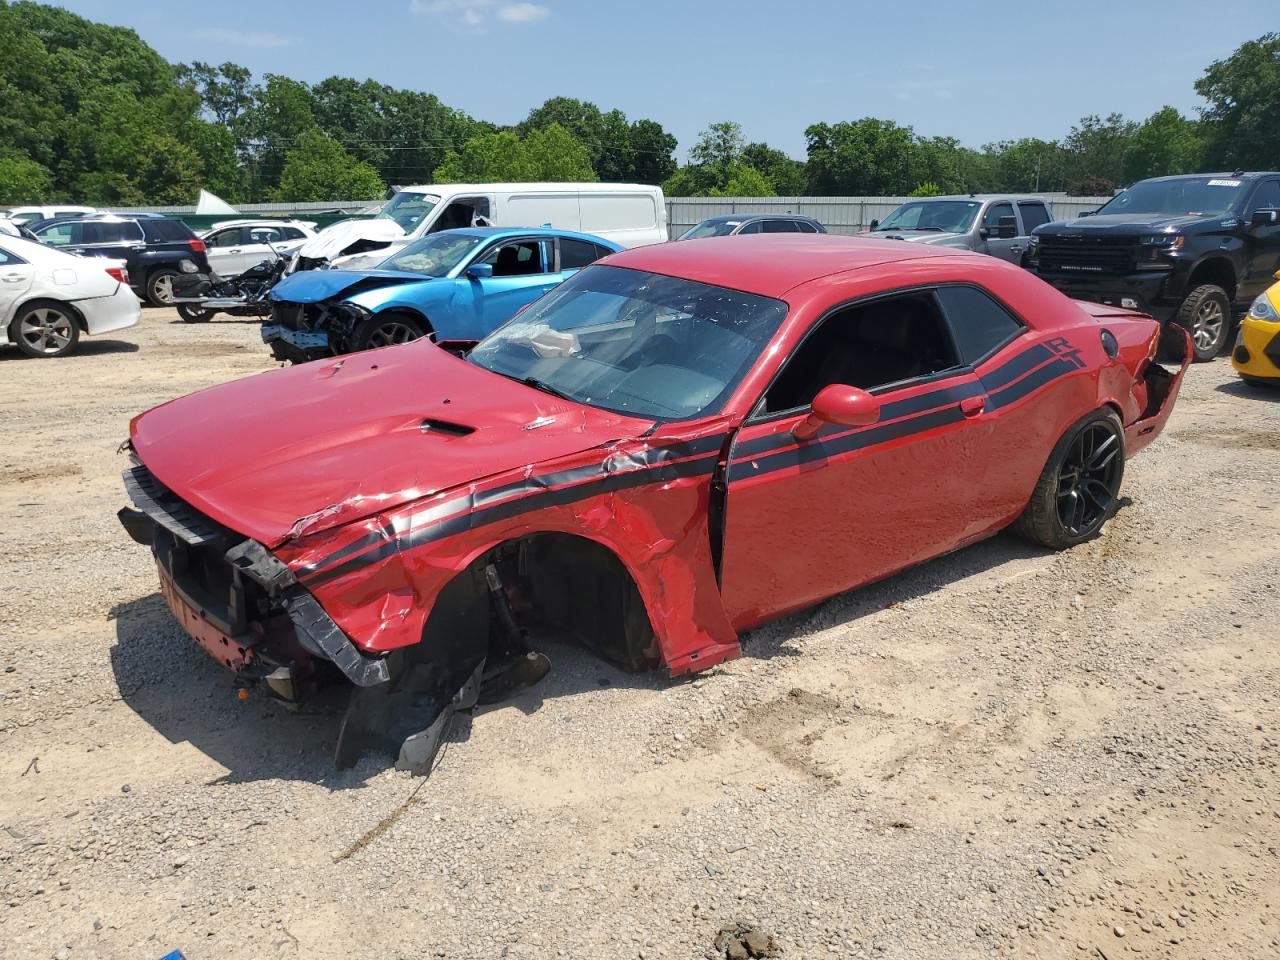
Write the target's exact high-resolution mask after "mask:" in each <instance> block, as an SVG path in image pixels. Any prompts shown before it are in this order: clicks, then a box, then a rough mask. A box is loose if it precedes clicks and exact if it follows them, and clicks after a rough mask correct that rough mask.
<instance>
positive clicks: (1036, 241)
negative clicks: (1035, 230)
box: [1027, 237, 1040, 257]
mask: <svg viewBox="0 0 1280 960" xmlns="http://www.w3.org/2000/svg"><path fill="white" fill-rule="evenodd" d="M1039 252H1040V238H1039V237H1032V238H1031V239H1030V240H1028V241H1027V256H1029V257H1034V256H1035V255H1036V254H1037V253H1039Z"/></svg>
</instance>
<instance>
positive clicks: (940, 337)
mask: <svg viewBox="0 0 1280 960" xmlns="http://www.w3.org/2000/svg"><path fill="white" fill-rule="evenodd" d="M958 366H960V361H959V359H958V358H957V357H956V354H955V348H954V347H953V346H952V345H951V338H950V337H949V336H948V335H947V330H946V323H945V321H944V320H943V317H942V313H941V312H940V311H939V309H938V302H937V300H935V299H934V297H933V295H932V293H930V292H928V291H922V292H920V293H912V294H906V295H902V296H894V297H885V298H883V299H880V300H873V301H871V302H870V303H863V304H858V305H856V306H852V307H847V308H845V309H844V310H840V311H839V312H837V313H834V314H832V315H831V316H829V317H827V318H826V319H825V320H823V321H822V322H821V324H820V325H819V326H818V328H817V329H816V330H814V331H813V332H812V333H811V334H810V335H809V337H808V338H807V339H806V340H805V341H804V343H802V344H801V345H800V349H799V350H797V351H796V354H795V356H793V357H792V358H791V359H790V360H788V361H787V364H786V366H785V367H783V369H782V373H781V374H780V375H779V376H778V379H777V380H775V381H774V383H773V386H771V387H770V388H769V392H768V393H766V394H765V398H764V409H763V411H761V412H764V413H777V412H779V411H782V410H795V409H803V408H805V407H807V406H809V404H811V403H812V402H813V398H814V397H815V396H817V394H818V391H819V390H821V389H822V388H823V387H826V386H830V385H831V384H833V383H844V384H848V385H849V386H853V387H861V388H862V389H863V390H874V389H876V388H877V387H886V386H889V385H890V384H896V383H900V382H902V381H904V380H913V379H915V378H917V377H925V376H929V375H930V374H934V373H940V372H941V371H943V370H950V369H952V368H954V367H958Z"/></svg>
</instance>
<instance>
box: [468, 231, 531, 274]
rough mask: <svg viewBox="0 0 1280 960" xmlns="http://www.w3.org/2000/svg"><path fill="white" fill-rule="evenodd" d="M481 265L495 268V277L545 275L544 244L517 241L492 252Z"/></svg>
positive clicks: (505, 244)
mask: <svg viewBox="0 0 1280 960" xmlns="http://www.w3.org/2000/svg"><path fill="white" fill-rule="evenodd" d="M480 262H481V263H487V264H490V265H491V266H492V267H493V275H494V276H495V277H525V276H529V275H530V274H535V273H543V272H544V271H543V268H542V244H541V243H540V242H539V241H537V240H516V241H513V242H511V243H504V244H502V245H500V246H499V247H497V248H495V249H494V250H492V251H490V252H489V253H488V254H487V255H486V256H485V257H484V259H482V260H481V261H480Z"/></svg>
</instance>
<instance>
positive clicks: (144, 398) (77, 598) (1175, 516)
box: [0, 309, 1280, 960]
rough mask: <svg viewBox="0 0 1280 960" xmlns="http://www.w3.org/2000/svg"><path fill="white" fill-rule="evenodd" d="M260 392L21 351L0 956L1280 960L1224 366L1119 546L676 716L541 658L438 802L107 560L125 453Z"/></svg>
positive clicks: (709, 690) (214, 354)
mask: <svg viewBox="0 0 1280 960" xmlns="http://www.w3.org/2000/svg"><path fill="white" fill-rule="evenodd" d="M270 366H271V364H270V362H269V361H268V358H267V355H266V352H265V350H264V348H263V346H262V344H261V343H260V342H258V335H257V326H256V324H252V323H242V322H237V321H234V320H228V319H223V320H219V321H216V322H214V323H211V324H206V325H201V326H188V325H184V324H182V323H180V322H178V321H177V319H176V316H175V315H174V314H173V313H172V312H171V311H164V310H152V309H148V310H146V311H145V312H144V314H143V321H142V324H141V325H140V326H139V327H137V328H135V329H133V330H131V331H126V332H125V336H124V337H123V338H122V339H121V340H117V341H109V340H99V341H88V342H86V343H85V344H84V345H83V346H82V349H81V351H80V353H79V355H77V356H73V357H69V358H66V359H63V360H58V361H30V360H23V359H20V358H19V357H18V355H17V353H16V351H13V350H12V349H0V399H2V401H3V402H2V403H0V479H2V480H3V483H0V516H3V517H4V521H3V525H4V531H5V533H4V537H3V541H4V553H5V559H4V562H3V564H0V640H2V642H0V671H2V672H0V784H2V788H0V956H4V957H6V958H7V957H24V958H25V957H37V958H39V957H54V958H80V957H104V958H105V957H121V958H130V960H138V958H147V957H156V958H158V957H160V956H161V955H162V954H164V953H165V952H167V951H168V950H170V949H172V948H174V947H181V948H182V950H183V951H184V952H185V953H186V955H187V957H189V958H191V960H198V958H219V960H225V958H239V957H245V958H261V957H283V958H289V957H307V958H311V957H344V958H345V957H351V956H376V957H382V958H397V957H403V958H411V957H412V958H419V957H433V956H434V957H450V958H472V957H475V958H490V957H494V958H496V957H530V958H532V957H538V958H542V957H572V958H588V957H608V958H626V957H645V958H654V957H670V958H697V957H703V956H708V957H709V956H713V955H714V952H713V942H714V940H715V938H716V934H717V932H718V931H719V930H720V929H721V928H722V927H726V926H734V925H735V924H744V925H748V926H750V927H752V928H755V929H757V930H760V931H762V932H766V933H768V934H771V935H772V936H773V937H774V938H775V939H776V942H777V945H778V949H779V950H780V955H781V956H783V957H785V958H790V960H795V958H802V957H804V958H816V957H832V958H853V957H872V958H882V957H883V958H904V960H907V958H909V960H932V958H937V960H956V958H965V957H1032V956H1035V957H1088V958H1093V957H1102V958H1106V960H1117V958H1119V957H1127V956H1133V955H1136V956H1141V957H1178V958H1188V960H1192V958H1195V960H1199V958H1213V957H1223V958H1226V957H1230V958H1233V960H1238V958H1252V957H1258V958H1261V957H1275V956H1277V954H1280V854H1278V848H1280V800H1277V798H1278V797H1280V775H1278V769H1277V757H1278V756H1280V752H1278V750H1277V748H1278V747H1280V733H1277V731H1278V730H1280V658H1278V657H1277V654H1276V651H1275V624H1276V622H1277V612H1278V611H1280V603H1278V602H1277V599H1276V596H1277V587H1278V586H1280V537H1278V536H1277V533H1278V529H1277V528H1278V527H1280V516H1278V515H1277V510H1276V508H1275V502H1276V490H1275V481H1276V477H1277V467H1278V466H1280V393H1277V394H1275V395H1269V394H1266V393H1261V394H1259V393H1255V392H1252V391H1249V390H1247V389H1245V388H1243V387H1242V386H1241V385H1240V384H1238V383H1237V382H1236V379H1235V377H1234V375H1233V373H1232V371H1231V369H1230V366H1229V364H1228V363H1227V362H1226V361H1225V360H1219V361H1217V362H1215V363H1212V364H1205V365H1200V366H1197V367H1195V368H1193V369H1192V370H1191V372H1190V373H1189V375H1188V379H1187V383H1186V385H1185V386H1184V389H1183V393H1182V398H1181V400H1180V402H1179V405H1178V408H1177V410H1176V412H1175V414H1174V417H1173V419H1172V420H1171V421H1170V424H1169V427H1168V429H1167V430H1166V432H1165V435H1164V436H1163V437H1162V438H1161V439H1160V440H1159V441H1158V442H1157V443H1156V444H1155V445H1153V447H1152V448H1150V449H1149V450H1148V451H1147V452H1145V453H1144V454H1143V455H1142V456H1140V457H1138V458H1137V459H1135V460H1134V461H1133V462H1132V463H1131V464H1130V467H1129V472H1128V476H1127V477H1126V493H1127V495H1128V497H1129V498H1130V499H1129V501H1128V502H1127V505H1126V506H1125V508H1124V509H1123V510H1122V511H1121V513H1120V514H1119V515H1118V516H1117V518H1116V519H1115V520H1114V521H1112V522H1111V524H1110V525H1109V526H1108V528H1107V530H1106V532H1105V534H1104V536H1102V537H1101V538H1099V539H1097V540H1096V541H1094V542H1092V543H1089V544H1087V545H1085V546H1082V547H1079V548H1077V549H1075V550H1072V551H1070V552H1069V553H1065V554H1059V555H1053V554H1047V553H1044V552H1042V551H1039V550H1036V549H1032V548H1030V547H1028V546H1027V545H1025V544H1023V543H1021V542H1019V541H1016V540H1014V539H1012V538H1009V537H998V538H996V539H994V540H991V541H989V542H987V543H984V544H981V545H978V546H976V547H972V548H970V549H967V550H964V551H962V552H959V553H957V554H954V555H952V556H949V557H945V558H943V559H940V560H937V561H934V562H933V563H930V564H928V565H926V566H924V567H922V568H919V569H917V570H915V571H912V572H910V573H908V574H905V575H902V576H898V577H895V578H893V579H892V580H889V581H887V582H885V583H882V584H880V585H877V586H874V587H871V588H868V589H865V590H860V591H857V592H854V593H850V594H847V595H845V596H842V597H839V598H836V599H834V600H831V601H829V602H827V603H825V604H822V605H821V606H819V607H816V608H814V609H812V610H810V611H808V612H806V613H804V614H801V615H798V616H793V617H790V618H788V619H786V620H784V621H782V622H780V623H777V624H775V625H773V626H771V627H769V628H767V629H764V630H760V631H757V632H756V633H754V634H753V635H752V636H750V637H749V638H748V640H747V642H746V644H745V650H746V655H745V656H744V657H743V658H742V659H740V660H737V661H735V662H733V663H729V664H725V665H723V666H721V667H717V668H715V669H714V670H712V671H710V672H709V673H707V674H704V675H701V676H698V677H695V678H691V679H686V680H682V681H669V680H666V679H663V678H661V677H659V676H646V677H640V678H636V677H631V676H627V675H624V674H621V673H619V672H617V671H615V670H613V669H612V668H610V667H607V666H604V665H602V664H601V663H599V662H597V661H595V660H593V659H592V658H591V657H589V656H587V655H585V654H583V653H579V652H577V651H575V650H573V649H568V648H561V647H557V646H555V645H551V646H549V647H548V648H547V649H548V652H549V654H550V655H551V657H552V659H553V662H554V663H555V668H554V670H553V672H552V674H551V675H550V676H549V677H548V678H547V679H546V680H545V681H544V682H543V683H542V684H541V685H540V686H539V687H537V688H535V689H534V690H531V691H526V692H525V693H524V694H522V695H520V696H519V697H517V698H516V699H515V700H513V701H510V702H508V703H506V704H502V705H500V706H497V707H492V708H488V709H485V710H484V711H483V712H480V713H478V714H477V715H476V716H475V717H474V719H471V720H463V721H462V722H460V723H459V724H458V725H457V726H456V727H455V729H454V730H453V732H452V734H451V737H450V742H449V744H448V745H447V747H446V752H445V754H444V757H443V761H442V763H441V765H440V767H439V768H438V770H437V771H436V773H435V775H434V776H433V777H432V778H431V779H430V780H427V781H421V780H413V779H411V778H409V777H408V776H406V775H404V774H399V773H396V772H395V771H393V770H390V769H388V765H387V761H386V760H384V759H382V758H378V757H369V758H366V759H365V760H364V761H362V762H361V764H360V765H359V766H357V767H356V768H355V769H353V770H349V771H345V772H342V773H338V772H335V771H334V770H333V768H332V765H331V763H330V751H331V748H332V743H333V739H334V734H335V730H336V725H337V716H336V715H335V714H333V713H329V712H324V711H317V712H314V713H312V714H309V715H298V714H290V713H286V712H285V711H283V710H281V709H279V708H277V707H276V706H274V705H272V704H270V703H269V702H265V701H264V700H262V699H259V698H256V697H255V698H253V699H250V700H249V701H247V702H244V703H241V702H239V701H237V699H236V697H235V696H234V695H233V690H232V687H231V684H230V682H229V679H228V677H227V676H226V675H224V674H223V673H222V672H221V671H220V670H219V669H218V668H217V667H216V666H215V665H214V664H213V663H212V662H211V661H210V660H208V659H207V658H206V657H204V656H203V655H202V654H201V653H200V652H199V651H198V650H197V649H196V648H195V647H194V646H193V645H192V644H191V643H190V642H189V641H188V640H187V639H186V638H185V637H184V635H183V634H182V633H181V632H180V631H179V630H178V629H177V627H176V626H175V625H174V623H173V622H172V621H171V619H170V618H169V615H168V613H167V611H166V610H165V608H164V606H163V604H162V602H161V601H160V598H159V597H158V595H157V593H156V581H155V576H154V572H153V570H152V566H151V563H150V559H149V555H148V553H147V551H146V550H144V549H143V548H141V547H138V546H137V545H136V544H134V543H132V542H131V541H130V540H128V538H127V537H126V536H125V534H124V532H123V531H122V530H121V529H120V527H119V525H118V524H117V522H116V520H115V517H114V513H115V510H116V509H117V508H118V507H119V506H121V505H122V504H123V502H124V495H123V492H122V490H121V486H120V481H119V471H120V469H122V467H123V466H124V463H123V458H122V457H121V456H119V455H117V454H116V447H117V445H118V444H119V442H120V441H121V440H122V439H123V438H124V437H125V435H126V433H127V428H128V421H129V418H130V417H131V416H132V415H133V414H135V413H137V412H139V411H141V410H144V409H146V408H147V407H150V406H152V405H154V404H156V403H159V402H161V401H163V400H165V399H167V398H169V397H173V396H176V395H179V394H183V393H187V392H189V391H192V390H196V389H199V388H201V387H204V386H207V385H210V384H213V383H217V382H220V381H223V380H227V379H231V378H233V377H239V376H247V375H251V374H254V373H256V372H258V371H261V370H263V369H266V368H268V367H270ZM721 955H722V954H721Z"/></svg>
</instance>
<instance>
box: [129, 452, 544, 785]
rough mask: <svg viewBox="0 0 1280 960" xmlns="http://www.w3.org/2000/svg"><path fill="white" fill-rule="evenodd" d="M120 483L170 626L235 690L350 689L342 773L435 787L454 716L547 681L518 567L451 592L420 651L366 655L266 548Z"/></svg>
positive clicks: (146, 474) (295, 696)
mask: <svg viewBox="0 0 1280 960" xmlns="http://www.w3.org/2000/svg"><path fill="white" fill-rule="evenodd" d="M123 478H124V485H125V489H126V491H127V493H128V495H129V498H130V500H132V502H133V504H134V506H133V507H132V508H129V507H126V508H123V509H121V510H120V511H119V512H118V517H119V519H120V522H121V524H122V525H123V526H124V528H125V530H126V531H127V532H128V533H129V535H130V536H131V537H132V538H133V539H134V540H135V541H137V542H138V543H141V544H144V545H146V546H149V547H150V548H151V551H152V553H153V555H154V557H155V560H156V566H157V571H158V574H159V579H160V592H161V595H162V596H163V597H164V599H165V602H166V604H167V605H168V607H169V611H170V612H171V613H172V615H173V617H174V619H175V620H176V621H177V622H178V624H179V625H180V626H181V627H182V628H183V630H185V631H186V633H187V634H189V635H190V636H191V638H192V639H193V640H194V641H195V643H196V644H197V645H198V646H199V647H201V648H202V649H203V650H204V651H205V652H206V653H208V654H209V655H210V656H211V657H213V659H215V660H216V661H218V662H219V663H220V664H221V665H222V666H223V667H225V668H226V669H227V670H229V671H230V672H231V674H232V675H233V677H234V684H235V686H236V687H237V688H239V689H240V690H241V691H245V690H248V689H250V688H259V689H261V690H264V691H265V692H266V693H267V694H268V695H269V696H271V697H272V698H274V699H276V700H278V701H280V702H282V703H284V704H285V705H286V706H288V707H296V706H297V705H298V704H301V703H302V702H304V701H306V700H308V699H311V698H312V697H315V696H317V695H318V694H320V693H321V692H322V691H323V690H325V689H333V688H334V687H339V688H345V691H346V692H347V693H348V703H347V708H346V714H345V716H344V718H343V721H342V726H341V730H340V733H339V737H338V742H337V744H336V747H335V755H334V759H335V763H336V765H337V766H338V767H339V768H344V769H345V768H347V767H351V766H353V765H354V764H355V763H356V761H357V760H358V759H359V758H360V757H361V756H362V755H363V754H364V753H365V752H367V751H370V750H375V751H381V752H384V753H387V754H390V755H391V756H394V757H395V758H396V767H397V769H401V770H407V771H409V772H411V773H414V774H417V775H426V774H429V773H430V772H431V767H432V765H433V763H434V761H435V757H436V754H437V752H438V751H439V749H440V745H441V743H442V741H443V738H444V736H445V734H446V733H447V732H448V729H449V724H450V721H451V719H452V717H453V716H454V714H455V713H456V712H457V711H459V710H468V709H470V708H472V707H474V706H476V704H477V703H488V702H495V701H497V700H501V699H505V698H506V697H508V696H510V695H511V694H512V693H514V692H515V691H517V690H519V689H523V688H524V687H526V686H529V685H531V684H533V683H536V682H537V681H538V680H540V679H541V678H542V677H543V676H545V675H546V674H547V673H548V672H549V670H550V668H551V663H550V660H549V659H547V657H546V656H545V655H543V654H541V653H537V652H535V651H533V650H531V649H530V648H529V646H528V643H527V640H526V636H525V632H524V630H523V629H522V628H521V627H519V626H517V621H516V614H515V613H514V612H513V609H512V602H511V598H510V595H509V587H508V584H507V583H506V582H504V576H511V575H512V574H513V573H514V572H515V570H514V566H513V564H514V563H515V558H514V555H513V556H511V557H504V558H498V557H494V558H491V559H489V560H488V561H487V562H486V563H485V564H483V565H481V566H477V567H475V568H473V569H472V570H471V571H470V572H469V574H468V575H465V576H460V577H458V578H457V579H455V580H454V581H453V582H452V583H451V584H450V585H449V586H448V587H446V588H445V589H444V590H443V591H442V592H441V594H440V596H439V597H438V598H437V600H436V603H435V604H434V605H433V609H432V613H431V616H430V618H429V619H428V622H427V626H426V628H425V630H424V633H423V641H422V642H421V643H419V644H416V645H415V646H414V647H412V648H410V649H402V650H395V651H392V652H391V653H389V654H387V655H385V656H383V655H379V656H370V655H366V654H365V653H364V652H362V651H361V650H360V649H359V648H358V647H357V646H356V645H355V644H354V643H353V642H352V640H351V639H350V638H349V637H348V636H347V635H346V634H345V633H344V632H343V630H342V628H341V627H339V626H338V624H337V623H336V622H335V621H334V620H333V618H332V617H330V616H329V614H328V613H327V612H326V611H325V609H324V608H323V606H322V605H321V604H320V602H319V601H318V600H317V599H316V598H315V596H314V595H313V594H312V593H311V592H310V591H309V590H307V589H306V588H305V587H304V586H302V585H301V584H300V583H299V582H298V580H297V577H296V576H295V575H294V573H293V571H292V570H290V569H289V567H288V566H287V565H286V564H285V563H284V562H282V561H281V560H280V559H279V558H278V557H277V556H275V555H274V554H273V553H272V552H271V551H270V550H268V549H267V548H266V547H264V546H263V545H262V544H261V543H259V542H258V541H256V540H253V539H251V538H246V537H244V536H242V535H240V534H238V533H236V532H235V531H232V530H229V529H227V528H226V527H224V526H222V525H221V524H218V523H217V522H215V521H214V520H212V519H211V518H209V517H207V516H205V515H204V514H202V513H200V512H198V511H197V510H195V509H194V508H193V507H191V506H190V505H189V504H187V503H186V502H185V501H183V500H182V499H181V498H179V497H178V496H177V495H175V494H174V493H173V492H172V491H170V490H168V489H167V488H166V487H165V486H164V485H163V484H161V483H160V481H159V480H158V479H157V478H156V477H155V476H154V475H153V474H152V473H151V472H150V470H148V468H147V467H146V466H145V464H142V463H141V462H137V463H135V465H133V466H131V467H129V468H128V469H127V470H125V471H124V473H123ZM241 695H242V696H243V695H244V694H243V693H242V694H241Z"/></svg>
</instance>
